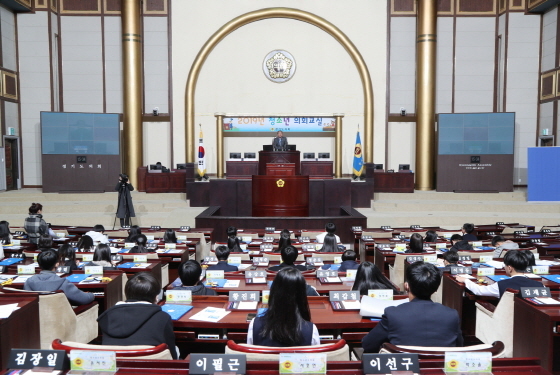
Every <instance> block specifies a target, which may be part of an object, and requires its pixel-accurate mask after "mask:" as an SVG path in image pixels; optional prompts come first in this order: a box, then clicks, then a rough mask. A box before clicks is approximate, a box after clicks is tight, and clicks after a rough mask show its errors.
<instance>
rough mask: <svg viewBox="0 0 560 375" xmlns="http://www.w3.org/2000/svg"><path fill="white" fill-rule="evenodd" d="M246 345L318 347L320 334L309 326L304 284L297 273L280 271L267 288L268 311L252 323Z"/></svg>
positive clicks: (312, 326) (292, 270) (310, 324)
mask: <svg viewBox="0 0 560 375" xmlns="http://www.w3.org/2000/svg"><path fill="white" fill-rule="evenodd" d="M247 344H249V345H263V346H281V347H284V346H304V345H319V344H320V339H319V331H318V330H317V327H316V326H315V324H313V323H311V313H310V311H309V303H308V302H307V296H306V283H305V279H304V277H303V275H302V274H301V272H299V271H298V270H297V269H295V268H293V267H288V268H284V269H282V270H281V271H280V272H278V274H276V277H275V278H274V282H273V283H272V286H271V287H270V297H269V300H268V309H267V310H266V312H265V314H264V315H263V316H258V317H256V318H255V319H253V320H251V323H250V324H249V330H248V332H247Z"/></svg>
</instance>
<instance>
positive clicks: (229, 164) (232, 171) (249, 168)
mask: <svg viewBox="0 0 560 375" xmlns="http://www.w3.org/2000/svg"><path fill="white" fill-rule="evenodd" d="M256 174H259V162H258V161H256V160H255V161H232V160H228V161H226V178H235V179H239V178H243V179H251V176H253V175H256Z"/></svg>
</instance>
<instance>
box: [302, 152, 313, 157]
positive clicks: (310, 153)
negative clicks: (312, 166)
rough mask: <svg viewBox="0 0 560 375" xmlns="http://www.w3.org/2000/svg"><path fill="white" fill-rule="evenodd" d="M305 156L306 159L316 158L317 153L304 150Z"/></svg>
mask: <svg viewBox="0 0 560 375" xmlns="http://www.w3.org/2000/svg"><path fill="white" fill-rule="evenodd" d="M303 158H304V159H315V153H314V152H304V153H303Z"/></svg>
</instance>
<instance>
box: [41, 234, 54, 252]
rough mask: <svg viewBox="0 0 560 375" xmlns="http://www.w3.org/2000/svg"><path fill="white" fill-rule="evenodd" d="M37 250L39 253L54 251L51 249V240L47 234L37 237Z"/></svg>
mask: <svg viewBox="0 0 560 375" xmlns="http://www.w3.org/2000/svg"><path fill="white" fill-rule="evenodd" d="M37 250H39V251H47V250H54V251H56V250H55V249H53V239H52V237H51V236H50V235H48V234H41V236H40V237H39V242H38V243H37Z"/></svg>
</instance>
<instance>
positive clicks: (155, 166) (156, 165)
mask: <svg viewBox="0 0 560 375" xmlns="http://www.w3.org/2000/svg"><path fill="white" fill-rule="evenodd" d="M158 169H161V164H150V170H151V171H156V170H158Z"/></svg>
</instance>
